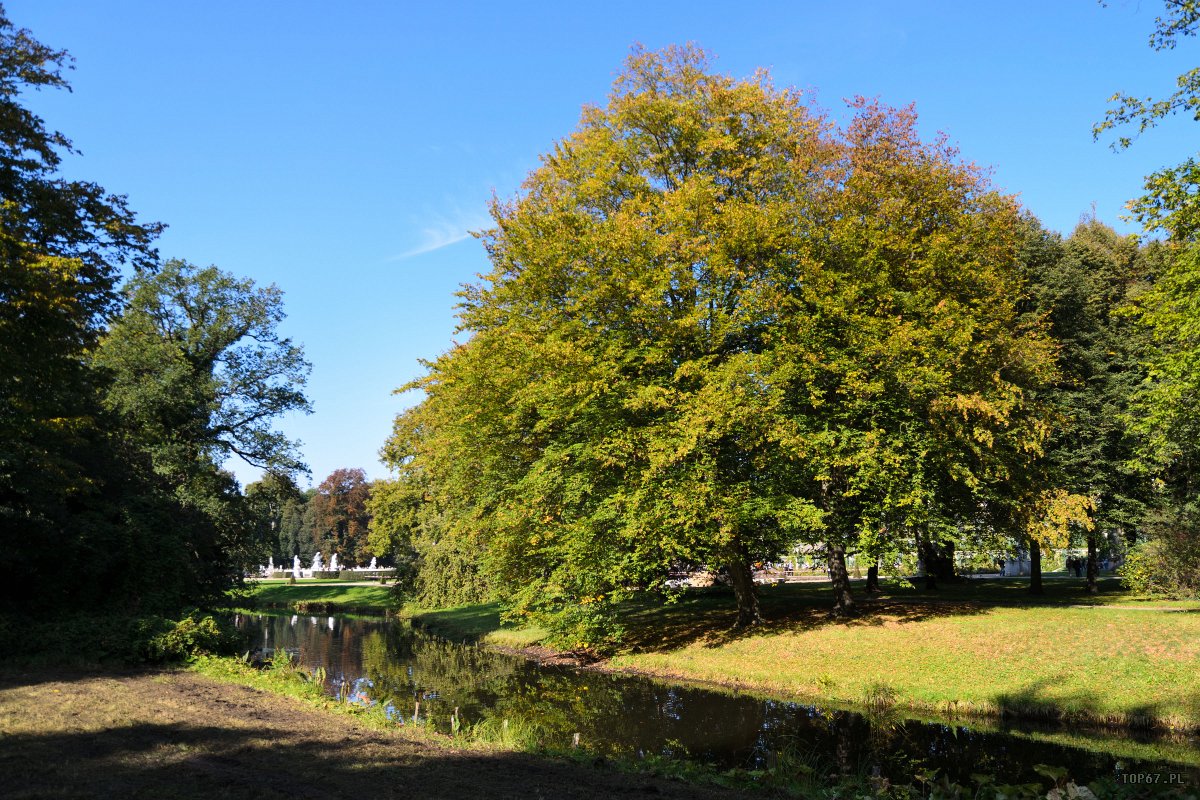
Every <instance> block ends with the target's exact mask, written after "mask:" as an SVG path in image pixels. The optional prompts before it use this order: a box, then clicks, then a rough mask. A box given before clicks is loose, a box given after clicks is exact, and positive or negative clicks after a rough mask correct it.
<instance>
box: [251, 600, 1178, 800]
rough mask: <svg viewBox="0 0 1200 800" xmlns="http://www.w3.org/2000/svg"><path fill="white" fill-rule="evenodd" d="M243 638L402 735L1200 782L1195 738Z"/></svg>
mask: <svg viewBox="0 0 1200 800" xmlns="http://www.w3.org/2000/svg"><path fill="white" fill-rule="evenodd" d="M237 625H238V627H239V628H241V629H242V630H243V631H245V632H246V633H247V634H248V635H250V636H251V639H252V641H253V642H256V643H257V644H255V646H256V647H261V648H262V649H263V651H264V653H265V654H266V655H267V657H270V654H271V653H272V652H273V651H274V650H276V649H278V648H284V649H286V650H287V651H288V652H289V653H291V654H292V655H293V656H294V657H295V658H297V659H298V663H299V664H300V665H302V666H304V667H306V668H307V669H310V670H314V669H316V668H318V667H319V668H323V669H324V670H325V673H326V682H327V688H328V690H329V691H330V692H331V693H332V694H334V695H339V694H342V693H345V694H347V695H348V699H351V700H353V701H355V702H363V703H379V704H382V705H383V706H384V708H385V709H386V710H387V711H388V713H389V715H390V716H392V717H393V718H394V719H396V721H397V722H401V723H403V724H410V725H411V724H421V725H428V726H431V727H433V728H435V729H437V730H439V731H441V732H445V733H449V732H451V728H452V725H453V722H452V717H453V716H454V715H455V714H456V713H457V719H458V720H459V722H460V724H461V725H463V726H476V725H483V726H489V725H490V726H493V727H495V726H503V727H504V728H505V729H508V727H509V726H512V727H513V728H514V729H520V730H521V731H524V732H526V733H529V734H530V735H533V736H535V737H536V739H537V741H538V742H540V743H541V744H542V745H543V746H545V747H547V748H551V749H567V748H569V747H571V746H573V745H574V744H575V743H576V742H578V746H580V747H583V748H586V749H587V750H588V751H589V752H593V753H596V754H597V755H601V756H612V757H619V758H632V759H639V758H645V757H647V756H663V757H673V758H683V759H690V760H695V761H699V762H703V763H706V764H710V765H714V766H717V767H720V768H734V767H737V768H743V769H751V770H752V769H762V768H767V767H772V766H776V765H777V764H779V765H782V764H792V765H796V766H797V768H800V769H806V770H807V769H812V770H815V771H819V772H822V773H824V772H828V773H840V774H861V775H882V776H885V777H887V778H889V779H891V780H892V781H894V782H895V781H905V782H908V781H911V780H912V776H913V774H914V772H915V771H916V770H923V771H926V772H928V771H930V770H934V769H936V770H939V771H941V773H942V774H947V775H949V776H950V777H951V779H953V780H956V781H958V782H960V783H964V784H969V783H970V781H971V775H972V774H974V773H985V774H990V775H994V776H996V777H997V778H998V779H999V780H1000V781H1001V782H1004V783H1016V782H1022V781H1037V780H1039V777H1038V775H1037V773H1036V772H1035V767H1036V765H1039V764H1048V765H1052V766H1055V767H1064V768H1066V769H1067V770H1068V773H1069V774H1070V776H1071V777H1072V779H1074V780H1076V781H1080V782H1085V781H1091V780H1093V779H1094V778H1097V777H1100V776H1102V775H1114V776H1119V775H1121V774H1122V773H1125V774H1127V775H1133V774H1156V775H1159V776H1160V777H1159V778H1158V780H1160V781H1163V782H1165V781H1174V782H1179V781H1186V782H1187V783H1188V784H1190V785H1196V784H1198V783H1200V742H1197V740H1196V739H1194V738H1187V737H1174V738H1170V737H1164V736H1158V737H1154V736H1151V735H1149V734H1140V733H1130V732H1123V733H1113V732H1107V733H1105V732H1093V733H1086V732H1081V731H1079V730H1075V729H1068V728H1063V727H1054V726H1046V725H1032V724H1021V725H1016V724H1012V725H1005V724H1003V723H999V722H997V723H975V722H972V723H971V724H970V725H963V724H952V723H948V722H944V723H937V722H923V721H919V720H912V719H903V718H898V717H895V716H892V715H889V714H886V713H885V714H875V715H863V714H859V713H854V712H851V711H845V710H839V709H835V708H824V707H820V706H811V705H803V704H800V703H796V702H790V701H786V700H779V699H769V698H763V697H757V696H753V695H748V694H743V693H736V692H731V691H718V690H713V689H709V688H703V687H698V686H690V685H679V684H672V683H665V682H661V681H658V680H651V679H648V678H644V677H640V676H632V675H620V674H609V673H604V672H598V671H593V670H579V669H574V668H571V667H564V666H543V665H539V664H537V663H535V662H532V661H530V660H527V659H525V658H521V657H518V656H514V655H509V654H505V653H498V652H495V651H492V650H488V649H485V648H482V647H478V646H475V645H469V644H458V643H455V642H450V641H447V640H446V639H443V638H441V637H438V636H434V635H432V634H430V633H427V632H425V631H422V630H420V629H419V628H414V627H412V626H411V625H409V624H408V623H406V622H401V621H395V620H372V619H360V618H353V619H352V618H343V617H337V616H319V617H317V616H308V615H283V616H280V615H240V616H238V618H237Z"/></svg>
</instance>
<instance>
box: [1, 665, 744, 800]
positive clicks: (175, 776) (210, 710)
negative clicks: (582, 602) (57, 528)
mask: <svg viewBox="0 0 1200 800" xmlns="http://www.w3.org/2000/svg"><path fill="white" fill-rule="evenodd" d="M736 796H738V795H735V794H733V793H729V792H720V791H715V790H706V789H700V788H697V787H694V786H687V785H684V784H681V783H677V782H673V781H669V780H663V779H654V778H644V777H639V776H635V775H626V774H622V773H619V772H617V771H615V770H614V769H612V768H611V767H607V766H603V765H601V766H595V767H589V766H579V765H575V764H571V763H567V762H563V761H554V760H548V759H539V758H535V757H533V756H527V755H522V754H513V753H498V752H484V751H462V750H452V749H449V748H444V747H440V746H438V745H437V744H435V743H430V742H424V741H419V740H413V739H409V738H405V737H404V736H403V734H401V733H399V732H391V731H380V730H376V729H373V728H369V727H366V726H363V725H360V724H359V723H358V722H356V721H355V720H353V719H351V718H348V717H345V716H342V715H339V714H332V713H327V712H323V711H320V710H318V709H312V708H310V707H307V706H304V705H302V704H301V703H300V702H298V701H295V700H292V699H291V698H286V697H279V696H276V695H272V694H269V693H266V692H261V691H258V690H256V689H250V688H246V687H242V686H233V685H227V684H223V683H218V682H214V681H211V680H209V679H206V678H204V677H202V676H198V675H195V674H192V673H188V672H177V671H159V672H149V671H147V672H130V673H88V672H70V671H60V672H56V673H52V674H19V673H4V674H0V798H84V797H105V798H108V797H114V798H116V797H120V798H126V797H130V798H138V797H144V798H166V797H170V798H185V799H186V798H208V797H219V798H355V800H365V799H369V798H388V797H403V798H453V800H464V798H522V800H527V799H531V800H536V799H537V798H545V800H551V798H580V800H591V799H592V798H638V797H666V798H680V800H682V799H683V798H688V799H689V800H707V799H708V798H711V799H712V800H717V798H732V797H736Z"/></svg>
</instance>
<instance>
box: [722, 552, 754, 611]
mask: <svg viewBox="0 0 1200 800" xmlns="http://www.w3.org/2000/svg"><path fill="white" fill-rule="evenodd" d="M725 566H726V569H728V570H729V582H730V583H732V584H733V596H734V598H736V599H737V622H736V623H734V627H736V628H745V627H747V626H750V625H757V624H758V623H760V622H762V615H761V614H760V613H759V608H758V592H756V591H755V589H754V574H753V573H752V572H751V571H750V558H749V556H748V555H747V554H746V552H745V548H744V547H738V548H737V552H736V555H734V556H733V557H731V558H730V559H729V561H728V563H727V564H726V565H725Z"/></svg>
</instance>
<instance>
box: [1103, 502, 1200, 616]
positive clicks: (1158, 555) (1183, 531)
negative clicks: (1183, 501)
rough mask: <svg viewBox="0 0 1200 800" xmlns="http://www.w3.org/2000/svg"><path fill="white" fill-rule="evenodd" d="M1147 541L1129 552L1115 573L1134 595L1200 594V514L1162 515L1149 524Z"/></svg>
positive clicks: (1187, 510)
mask: <svg viewBox="0 0 1200 800" xmlns="http://www.w3.org/2000/svg"><path fill="white" fill-rule="evenodd" d="M1148 532H1149V540H1148V541H1146V542H1142V543H1141V544H1139V545H1137V546H1136V547H1134V548H1133V549H1132V550H1130V551H1129V554H1128V555H1127V556H1126V557H1125V563H1124V565H1122V566H1121V568H1120V569H1119V570H1117V574H1119V575H1120V576H1121V580H1122V581H1123V582H1124V584H1125V585H1126V586H1127V587H1129V588H1130V589H1132V590H1133V591H1135V592H1142V593H1145V594H1166V595H1171V596H1175V597H1179V596H1194V595H1196V594H1197V593H1200V513H1198V512H1197V511H1196V509H1194V508H1191V507H1189V508H1186V509H1183V510H1180V511H1176V512H1172V513H1166V514H1162V515H1160V516H1158V517H1156V518H1154V519H1153V520H1151V521H1150V524H1149V525H1148Z"/></svg>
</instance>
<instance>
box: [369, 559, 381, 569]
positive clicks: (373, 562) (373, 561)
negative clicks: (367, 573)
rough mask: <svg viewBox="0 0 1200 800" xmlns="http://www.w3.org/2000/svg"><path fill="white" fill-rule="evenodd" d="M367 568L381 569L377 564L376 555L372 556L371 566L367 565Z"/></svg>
mask: <svg viewBox="0 0 1200 800" xmlns="http://www.w3.org/2000/svg"><path fill="white" fill-rule="evenodd" d="M367 569H379V567H377V566H375V556H371V566H369V567H367Z"/></svg>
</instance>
